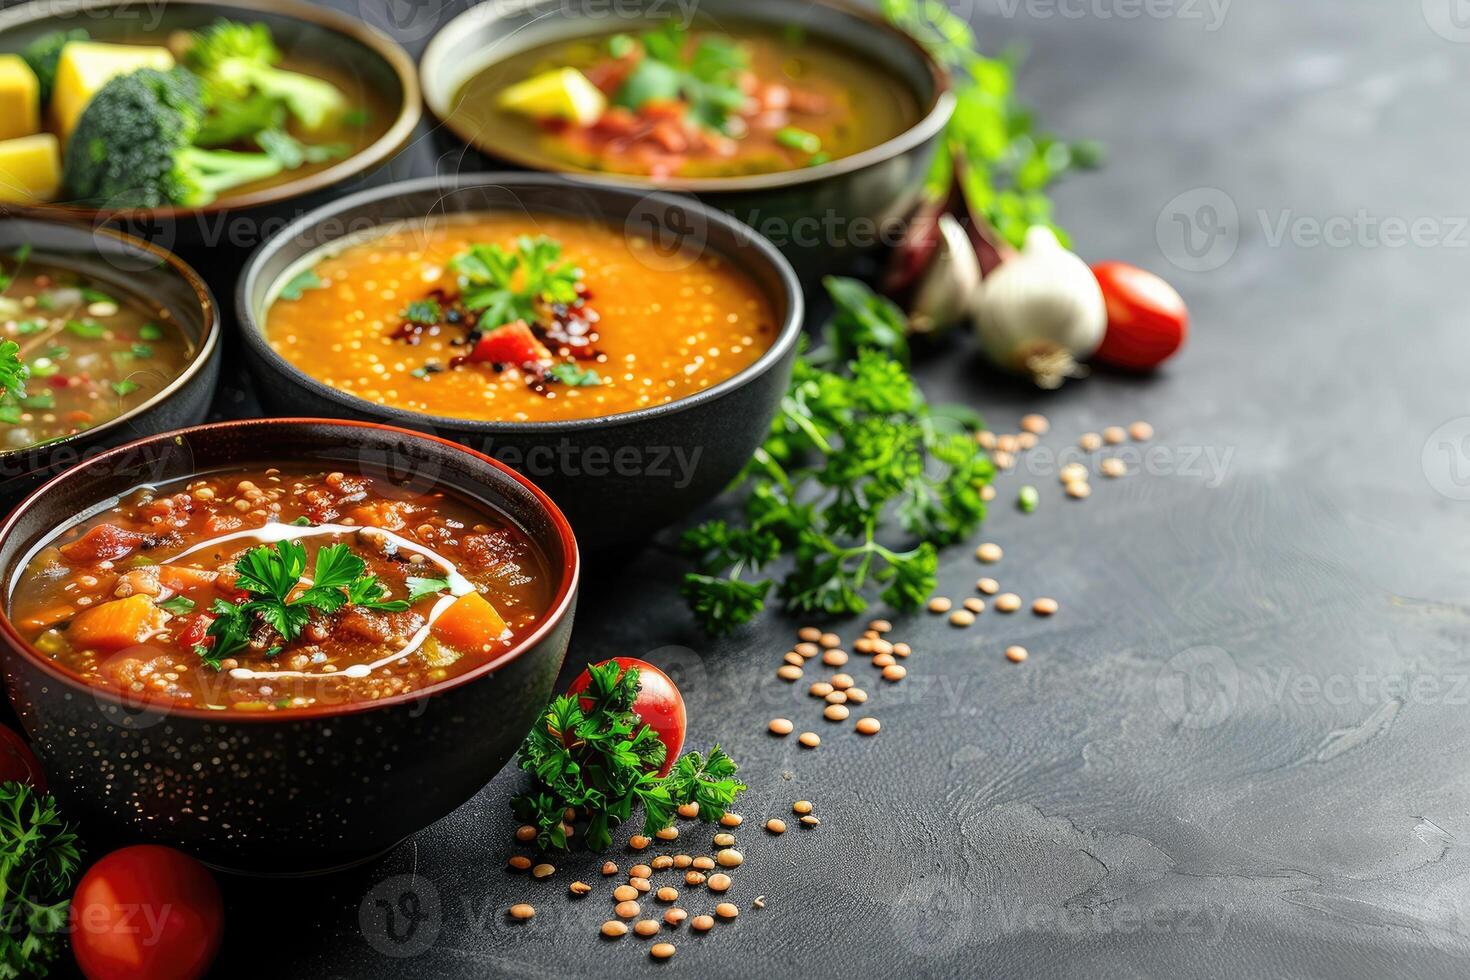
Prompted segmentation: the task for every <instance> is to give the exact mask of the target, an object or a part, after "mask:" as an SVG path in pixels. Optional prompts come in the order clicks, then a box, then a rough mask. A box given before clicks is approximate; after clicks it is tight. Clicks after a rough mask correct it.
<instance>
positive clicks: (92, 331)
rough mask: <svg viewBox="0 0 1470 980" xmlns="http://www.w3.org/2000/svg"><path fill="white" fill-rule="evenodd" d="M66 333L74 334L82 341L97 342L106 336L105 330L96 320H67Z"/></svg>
mask: <svg viewBox="0 0 1470 980" xmlns="http://www.w3.org/2000/svg"><path fill="white" fill-rule="evenodd" d="M66 329H67V332H68V333H72V334H75V335H76V336H78V337H81V338H82V339H84V340H98V339H100V338H102V337H104V336H106V334H107V328H106V327H104V326H103V325H102V324H100V323H98V322H97V321H96V320H92V319H87V320H68V321H66Z"/></svg>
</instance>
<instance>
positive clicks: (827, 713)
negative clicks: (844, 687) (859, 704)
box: [822, 704, 849, 721]
mask: <svg viewBox="0 0 1470 980" xmlns="http://www.w3.org/2000/svg"><path fill="white" fill-rule="evenodd" d="M848 714H849V712H848V710H847V705H845V704H829V705H827V707H826V708H824V709H822V717H824V718H826V719H827V720H828V721H846V720H847V716H848Z"/></svg>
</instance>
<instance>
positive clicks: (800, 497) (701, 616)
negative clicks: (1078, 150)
mask: <svg viewBox="0 0 1470 980" xmlns="http://www.w3.org/2000/svg"><path fill="white" fill-rule="evenodd" d="M826 286H827V292H828V294H829V295H830V296H831V298H832V301H833V303H834V304H835V305H836V310H837V312H836V313H835V315H834V316H833V318H832V320H831V322H830V323H829V324H828V325H827V328H826V335H825V336H826V340H825V344H824V346H823V347H822V348H821V349H819V350H815V351H810V352H804V353H803V354H802V355H801V356H800V357H799V358H798V359H797V361H796V364H795V367H794V369H793V372H792V378H791V384H790V387H789V388H788V390H787V393H786V395H785V397H784V398H783V399H782V401H781V407H780V410H779V412H778V414H777V417H776V420H775V423H774V424H773V426H772V428H771V431H770V433H769V434H768V436H767V437H766V440H765V442H764V443H763V444H762V445H761V447H760V448H759V449H757V450H756V452H755V455H754V457H753V458H752V459H751V461H750V462H749V463H748V464H747V465H746V468H745V470H744V471H743V473H742V474H741V476H740V477H739V478H738V480H737V482H736V485H737V487H741V488H743V489H745V491H746V496H745V498H744V500H743V505H742V511H743V514H742V516H743V520H742V521H741V522H740V523H728V522H726V521H720V520H713V521H707V522H705V523H703V524H700V525H699V526H697V527H694V528H692V529H691V530H689V531H688V532H686V533H685V535H684V537H683V540H682V542H681V544H682V549H683V551H684V553H685V554H686V555H687V556H688V557H689V558H690V559H691V560H692V561H693V562H694V566H695V567H694V570H693V571H691V572H689V573H687V574H686V575H685V576H684V582H683V586H682V588H681V592H682V594H683V595H684V597H685V600H686V601H687V602H688V604H689V607H690V609H691V610H692V611H693V613H694V615H695V618H696V619H697V620H698V621H699V622H700V624H701V625H702V626H703V627H704V628H705V629H707V630H709V631H710V632H714V633H724V632H729V631H730V630H733V629H734V628H736V627H737V626H740V625H742V624H744V623H747V622H749V621H750V620H751V619H752V618H754V617H755V616H756V615H757V614H758V613H759V612H760V611H761V610H762V609H764V608H765V604H766V600H767V598H768V597H769V595H770V593H771V590H772V589H773V588H776V584H777V583H776V581H775V580H774V579H773V578H771V577H761V576H760V575H759V573H760V572H761V571H762V570H763V569H765V568H766V566H768V565H772V564H773V563H775V562H777V561H778V560H780V559H783V558H786V559H789V560H790V563H789V567H788V568H787V570H786V571H785V574H784V575H783V576H782V577H781V580H780V584H779V588H777V589H776V591H777V594H778V595H779V597H780V599H781V601H782V603H783V604H784V605H785V607H786V608H787V609H788V610H792V611H797V612H806V613H827V614H830V615H852V614H856V613H859V612H861V611H863V610H864V609H866V608H867V606H868V603H869V602H870V601H871V595H872V593H873V592H875V591H876V592H877V593H878V595H879V597H880V598H881V599H882V600H883V601H884V602H886V603H888V604H889V605H890V606H893V607H894V608H896V609H901V610H909V609H915V608H917V607H918V606H919V605H920V604H922V603H923V602H924V600H925V599H926V598H927V597H928V595H929V594H930V593H931V592H932V591H933V589H934V585H935V573H936V570H937V568H938V548H940V547H943V546H945V545H948V544H953V543H954V542H957V541H960V540H962V539H963V538H965V537H966V536H968V535H969V534H970V533H971V532H972V531H974V529H975V528H976V527H978V526H979V524H980V522H981V521H982V520H983V519H984V517H985V503H984V500H983V499H982V497H981V490H982V488H983V487H984V485H985V484H986V483H988V482H990V479H991V477H992V476H993V475H994V472H995V471H994V467H993V466H992V465H991V462H990V459H989V458H988V457H987V456H986V455H985V454H984V453H982V452H980V451H979V450H978V449H977V447H976V444H975V439H974V436H975V432H976V431H978V430H979V429H980V428H981V425H982V423H981V420H980V418H979V416H978V415H976V414H975V413H974V412H972V411H970V410H969V409H965V408H962V407H957V406H953V407H934V406H931V405H929V404H928V402H927V401H926V400H925V399H924V395H923V393H922V392H920V391H919V389H918V386H917V385H916V384H915V383H914V380H913V378H912V377H910V376H909V373H908V370H907V368H906V367H905V363H906V362H907V359H908V352H907V345H906V342H905V341H904V337H903V330H902V323H903V314H902V312H901V311H900V310H898V308H897V307H895V306H894V305H893V304H892V303H890V302H889V301H888V300H886V299H883V298H882V297H879V296H876V295H875V294H874V293H873V292H872V291H871V290H869V289H868V288H867V287H866V286H863V285H862V284H861V283H858V282H856V281H854V280H849V279H831V278H829V279H828V280H826ZM894 538H903V539H906V543H905V544H902V545H899V544H895V543H894V541H893V539H894Z"/></svg>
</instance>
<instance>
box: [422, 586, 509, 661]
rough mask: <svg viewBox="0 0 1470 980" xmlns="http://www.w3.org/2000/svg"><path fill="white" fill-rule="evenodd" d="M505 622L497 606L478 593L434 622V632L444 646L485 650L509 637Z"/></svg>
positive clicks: (467, 596) (460, 602) (459, 603)
mask: <svg viewBox="0 0 1470 980" xmlns="http://www.w3.org/2000/svg"><path fill="white" fill-rule="evenodd" d="M505 630H506V626H505V620H503V619H501V618H500V613H498V612H496V611H495V607H494V606H492V605H490V603H488V602H486V601H485V599H484V597H483V596H481V595H480V594H479V593H478V592H471V593H469V594H468V595H462V596H460V597H459V598H458V599H456V600H455V601H454V605H452V606H450V607H449V608H448V609H446V610H445V611H444V615H442V616H440V617H439V618H438V619H437V620H435V621H434V628H433V630H432V631H431V632H432V633H433V634H434V638H435V639H437V640H438V641H439V642H440V643H445V644H448V645H449V646H452V647H454V648H455V649H457V650H463V651H471V650H481V649H484V648H485V647H486V646H488V645H489V644H490V643H492V642H494V641H496V640H499V639H500V637H501V636H503V635H504V634H505Z"/></svg>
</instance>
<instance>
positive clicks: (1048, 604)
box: [1031, 596, 1059, 616]
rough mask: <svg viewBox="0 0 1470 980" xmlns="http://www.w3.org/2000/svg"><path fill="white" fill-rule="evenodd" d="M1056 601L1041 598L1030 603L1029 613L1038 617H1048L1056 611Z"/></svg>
mask: <svg viewBox="0 0 1470 980" xmlns="http://www.w3.org/2000/svg"><path fill="white" fill-rule="evenodd" d="M1058 608H1059V607H1058V605H1057V601H1056V600H1055V599H1052V598H1050V597H1048V596H1042V597H1041V598H1040V599H1037V600H1036V601H1035V602H1033V603H1031V611H1032V612H1034V613H1035V614H1036V615H1038V616H1050V615H1052V614H1053V613H1055V612H1056V611H1057V609H1058Z"/></svg>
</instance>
